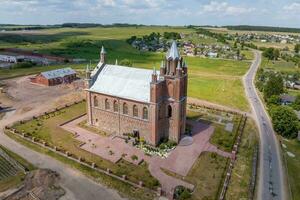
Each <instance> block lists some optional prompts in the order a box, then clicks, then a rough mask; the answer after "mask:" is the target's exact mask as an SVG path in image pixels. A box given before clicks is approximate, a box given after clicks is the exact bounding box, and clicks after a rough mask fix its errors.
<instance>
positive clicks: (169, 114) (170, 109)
mask: <svg viewBox="0 0 300 200" xmlns="http://www.w3.org/2000/svg"><path fill="white" fill-rule="evenodd" d="M168 117H169V118H171V117H172V106H171V105H168Z"/></svg>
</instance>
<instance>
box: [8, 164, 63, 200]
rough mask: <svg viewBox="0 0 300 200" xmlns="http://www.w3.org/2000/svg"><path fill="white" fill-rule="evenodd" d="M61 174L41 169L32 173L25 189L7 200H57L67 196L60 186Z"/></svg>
mask: <svg viewBox="0 0 300 200" xmlns="http://www.w3.org/2000/svg"><path fill="white" fill-rule="evenodd" d="M59 179H60V177H59V174H58V173H56V172H54V171H51V170H47V169H39V170H36V171H33V172H30V173H29V174H27V175H26V177H25V180H24V187H23V188H22V189H21V190H19V191H18V192H17V193H14V194H12V195H11V196H9V197H8V198H6V199H7V200H28V199H40V200H56V199H59V198H60V197H61V196H63V195H64V194H65V191H64V190H63V189H62V188H61V187H60V186H59V183H58V182H59Z"/></svg>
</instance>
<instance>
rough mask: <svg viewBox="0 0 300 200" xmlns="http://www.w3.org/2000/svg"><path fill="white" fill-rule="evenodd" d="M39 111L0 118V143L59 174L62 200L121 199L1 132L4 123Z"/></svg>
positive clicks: (33, 162) (38, 165)
mask: <svg viewBox="0 0 300 200" xmlns="http://www.w3.org/2000/svg"><path fill="white" fill-rule="evenodd" d="M39 112H40V110H37V111H34V110H33V111H31V112H28V113H26V114H20V115H18V114H15V113H11V114H8V115H6V117H5V118H4V119H2V120H0V144H1V145H3V146H5V147H6V148H8V149H10V150H11V151H13V152H15V153H17V154H19V155H20V156H22V157H23V158H25V159H26V160H28V161H30V162H31V163H32V164H34V165H35V166H37V167H39V168H48V169H51V170H54V171H56V172H58V173H59V174H60V176H61V183H60V185H61V186H62V187H63V188H64V189H65V190H66V192H67V194H66V195H65V196H64V197H62V198H61V199H62V200H97V199H103V200H121V199H122V198H121V197H120V196H119V195H118V193H117V192H116V191H113V190H111V189H108V188H106V187H105V186H103V185H100V184H97V183H95V182H94V181H92V180H90V179H89V178H87V177H86V176H84V175H82V174H81V173H80V172H79V171H77V170H74V169H71V168H70V167H68V166H67V165H65V164H63V163H61V162H59V161H57V160H55V159H53V158H51V157H49V156H47V155H44V154H40V153H38V152H35V151H33V150H31V149H29V148H27V147H25V146H23V145H21V144H19V143H17V142H15V141H14V140H12V139H10V138H9V137H7V136H6V135H5V134H4V133H3V128H4V126H5V125H6V124H10V123H12V122H13V121H18V120H21V119H22V118H24V117H25V118H26V117H28V116H33V115H36V113H39Z"/></svg>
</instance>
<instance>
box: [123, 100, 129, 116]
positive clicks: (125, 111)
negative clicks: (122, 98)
mask: <svg viewBox="0 0 300 200" xmlns="http://www.w3.org/2000/svg"><path fill="white" fill-rule="evenodd" d="M123 114H124V115H128V106H127V104H126V103H124V104H123Z"/></svg>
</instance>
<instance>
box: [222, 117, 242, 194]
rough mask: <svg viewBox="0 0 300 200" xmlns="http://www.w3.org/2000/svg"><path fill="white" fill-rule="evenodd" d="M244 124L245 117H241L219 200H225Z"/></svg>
mask: <svg viewBox="0 0 300 200" xmlns="http://www.w3.org/2000/svg"><path fill="white" fill-rule="evenodd" d="M246 122H247V116H246V115H243V116H242V118H241V121H240V123H239V126H238V130H237V131H238V134H237V138H236V142H235V144H234V146H233V150H232V156H231V159H230V163H229V166H228V169H227V172H226V176H225V179H224V183H223V186H222V189H221V192H220V196H219V200H224V199H225V194H226V191H227V189H228V185H229V181H230V178H231V175H232V170H233V167H234V164H235V161H236V155H237V153H238V149H239V146H240V143H241V139H242V134H243V132H244V128H245V125H246Z"/></svg>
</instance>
